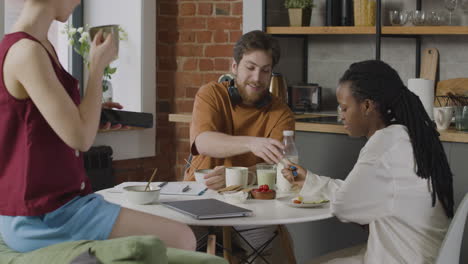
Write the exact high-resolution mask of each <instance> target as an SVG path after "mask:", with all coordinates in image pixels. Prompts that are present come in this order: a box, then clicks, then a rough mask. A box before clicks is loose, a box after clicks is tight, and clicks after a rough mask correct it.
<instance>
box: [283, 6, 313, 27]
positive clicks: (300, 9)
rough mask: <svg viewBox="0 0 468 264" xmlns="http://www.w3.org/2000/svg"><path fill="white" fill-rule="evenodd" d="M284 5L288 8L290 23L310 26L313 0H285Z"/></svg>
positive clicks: (296, 25) (294, 25)
mask: <svg viewBox="0 0 468 264" xmlns="http://www.w3.org/2000/svg"><path fill="white" fill-rule="evenodd" d="M284 7H286V8H287V9H288V13H289V25H290V26H292V27H300V26H309V25H310V16H311V14H312V8H313V7H314V4H313V0H285V1H284Z"/></svg>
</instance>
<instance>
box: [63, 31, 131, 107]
mask: <svg viewBox="0 0 468 264" xmlns="http://www.w3.org/2000/svg"><path fill="white" fill-rule="evenodd" d="M62 33H63V34H67V37H68V41H69V45H70V46H72V47H73V49H74V50H75V51H76V53H78V54H79V55H80V56H81V57H82V58H83V63H84V64H85V65H86V66H89V61H88V55H89V50H90V48H91V39H90V35H89V26H88V25H85V26H84V27H80V28H74V27H72V26H69V25H65V28H64V31H63V32H62ZM119 33H120V34H119V40H127V39H128V35H127V32H125V30H123V28H121V27H119ZM116 71H117V68H116V67H111V66H110V65H108V66H106V68H105V69H104V76H103V80H102V92H103V96H102V100H103V102H109V101H112V94H113V91H112V83H111V82H110V80H111V79H112V75H113V74H114V73H115V72H116Z"/></svg>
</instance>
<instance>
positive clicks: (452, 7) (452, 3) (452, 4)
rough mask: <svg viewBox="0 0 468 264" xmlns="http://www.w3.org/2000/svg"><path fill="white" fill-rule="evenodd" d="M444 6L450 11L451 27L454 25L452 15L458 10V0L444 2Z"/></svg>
mask: <svg viewBox="0 0 468 264" xmlns="http://www.w3.org/2000/svg"><path fill="white" fill-rule="evenodd" d="M444 4H445V8H446V9H447V10H448V11H449V25H452V13H453V11H454V10H455V8H457V4H458V0H444Z"/></svg>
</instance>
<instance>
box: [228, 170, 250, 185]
mask: <svg viewBox="0 0 468 264" xmlns="http://www.w3.org/2000/svg"><path fill="white" fill-rule="evenodd" d="M225 172H226V186H231V185H240V186H242V187H246V186H247V183H248V180H249V169H248V168H246V167H229V168H226V171H225Z"/></svg>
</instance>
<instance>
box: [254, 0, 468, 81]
mask: <svg viewBox="0 0 468 264" xmlns="http://www.w3.org/2000/svg"><path fill="white" fill-rule="evenodd" d="M415 2H416V10H421V7H422V3H421V0H417V1H415ZM267 4H268V1H265V0H263V5H262V8H263V9H262V16H260V19H261V21H263V23H262V29H263V30H264V31H265V32H267V33H269V34H272V35H274V36H277V37H301V38H303V39H304V49H303V52H304V57H305V58H307V57H308V51H307V43H308V42H307V36H310V35H373V36H375V57H374V58H375V59H377V60H380V58H381V41H382V38H388V37H391V38H414V39H415V61H416V63H415V68H416V69H415V75H416V77H419V73H420V69H421V45H422V37H423V36H428V35H445V36H457V35H468V26H382V22H381V21H382V11H383V10H382V0H377V8H376V9H377V10H376V12H377V14H376V23H375V24H376V25H375V26H364V27H363V26H352V27H348V26H333V27H314V26H311V27H289V26H284V27H283V26H274V27H270V26H266V20H267V19H266V18H267V16H268V14H267V11H266V10H267ZM307 66H308V65H307V60H305V62H304V76H303V79H304V80H303V81H305V82H306V81H307V72H308V69H307Z"/></svg>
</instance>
